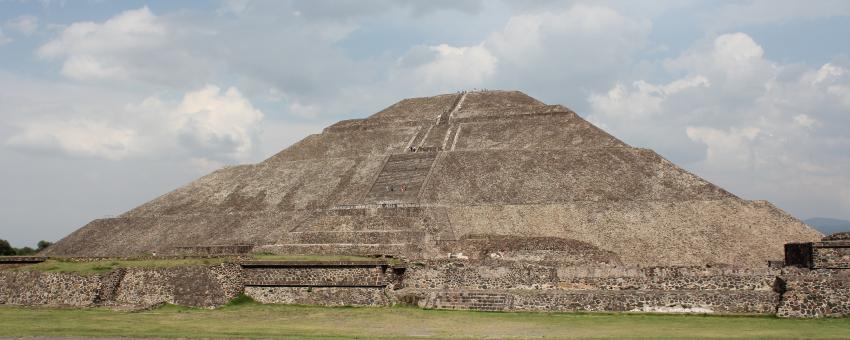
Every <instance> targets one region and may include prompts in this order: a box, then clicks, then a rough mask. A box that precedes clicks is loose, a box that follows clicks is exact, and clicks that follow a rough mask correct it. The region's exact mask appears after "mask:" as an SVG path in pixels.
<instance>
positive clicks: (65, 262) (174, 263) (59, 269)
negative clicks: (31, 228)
mask: <svg viewBox="0 0 850 340" xmlns="http://www.w3.org/2000/svg"><path fill="white" fill-rule="evenodd" d="M250 257H251V259H254V260H266V261H352V262H356V261H375V260H377V259H376V258H374V257H363V256H345V255H272V254H252V255H251V256H250ZM233 261H237V260H236V257H232V256H231V257H212V258H184V259H140V260H125V259H104V260H98V261H78V260H74V259H62V258H51V259H48V260H47V261H44V262H41V263H36V264H31V265H26V266H22V267H18V268H14V269H10V270H19V271H21V270H34V271H42V272H54V273H77V274H81V275H96V274H102V273H106V272H108V271H110V270H113V269H115V268H168V267H182V266H198V265H215V264H220V263H223V262H233ZM387 261H389V262H390V263H396V262H399V261H398V260H397V259H387Z"/></svg>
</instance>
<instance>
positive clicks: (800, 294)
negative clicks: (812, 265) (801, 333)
mask: <svg viewBox="0 0 850 340" xmlns="http://www.w3.org/2000/svg"><path fill="white" fill-rule="evenodd" d="M783 271H784V273H783V274H782V276H781V280H782V283H783V284H784V285H785V293H784V294H783V295H782V301H781V302H780V303H779V308H778V310H777V312H776V314H777V315H778V316H781V317H808V318H812V317H842V316H848V315H850V270H826V269H812V270H809V269H802V268H790V267H786V268H785V269H784V270H783Z"/></svg>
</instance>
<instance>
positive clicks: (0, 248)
mask: <svg viewBox="0 0 850 340" xmlns="http://www.w3.org/2000/svg"><path fill="white" fill-rule="evenodd" d="M15 254H16V252H15V248H12V246H11V245H10V244H9V241H6V240H3V239H0V256H9V255H15Z"/></svg>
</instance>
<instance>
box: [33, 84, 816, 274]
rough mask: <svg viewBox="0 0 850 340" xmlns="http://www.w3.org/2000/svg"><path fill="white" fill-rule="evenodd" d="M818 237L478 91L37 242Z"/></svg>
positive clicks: (700, 243)
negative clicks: (52, 238)
mask: <svg viewBox="0 0 850 340" xmlns="http://www.w3.org/2000/svg"><path fill="white" fill-rule="evenodd" d="M821 237H822V235H821V234H820V233H818V232H817V231H815V230H813V229H811V228H810V227H808V226H807V225H805V224H804V223H802V222H800V221H799V220H797V219H796V218H794V217H792V216H790V215H788V214H786V213H785V212H783V211H781V210H780V209H778V208H776V207H774V206H773V205H771V204H770V203H767V202H764V201H748V200H744V199H741V198H739V197H736V196H735V195H733V194H731V193H729V192H727V191H726V190H724V189H722V188H720V187H718V186H716V185H714V184H712V183H709V182H708V181H706V180H704V179H702V178H700V177H698V176H696V175H694V174H692V173H689V172H688V171H686V170H684V169H682V168H680V167H678V166H676V165H675V164H673V163H671V162H670V161H668V160H666V159H664V158H663V157H661V156H660V155H658V154H657V153H655V152H653V151H652V150H648V149H641V148H635V147H631V146H629V145H627V144H626V143H623V142H622V141H620V140H618V139H617V138H615V137H613V136H611V135H610V134H608V133H606V132H605V131H603V130H601V129H599V128H597V127H596V126H594V125H592V124H590V123H589V122H587V121H586V120H584V119H582V118H581V117H580V116H579V115H577V114H576V113H575V112H573V111H572V110H570V109H568V108H566V107H564V106H561V105H547V104H544V103H542V102H540V101H538V100H536V99H534V98H531V97H529V96H527V95H526V94H524V93H522V92H517V91H477V92H460V93H456V94H444V95H437V96H433V97H424V98H411V99H404V100H402V101H400V102H398V103H395V104H393V105H391V106H390V107H388V108H386V109H384V110H382V111H380V112H378V113H375V114H373V115H371V116H369V117H368V118H364V119H352V120H345V121H340V122H338V123H335V124H333V125H331V126H329V127H327V128H325V129H324V131H323V132H322V133H320V134H315V135H310V136H308V137H306V138H304V139H303V140H301V141H299V142H297V143H295V144H293V145H292V146H290V147H288V148H286V149H284V150H283V151H281V152H279V153H278V154H276V155H274V156H272V157H270V158H268V159H266V160H264V161H262V162H260V163H258V164H251V165H240V166H233V167H227V168H224V169H220V170H217V171H215V172H213V173H211V174H209V175H206V176H204V177H202V178H200V179H198V180H196V181H194V182H192V183H189V184H188V185H186V186H184V187H181V188H178V189H177V190H174V191H172V192H170V193H167V194H165V195H163V196H160V197H158V198H156V199H154V200H152V201H150V202H147V203H145V204H143V205H141V206H139V207H136V208H135V209H132V210H130V211H128V212H126V213H124V214H121V215H120V216H118V217H115V218H107V219H99V220H95V221H92V222H90V223H89V224H87V225H86V226H84V227H82V228H80V229H79V230H77V231H75V232H74V233H72V234H70V235H68V236H67V237H65V238H64V239H62V240H60V241H59V242H57V243H56V244H55V245H53V246H52V247H50V248H48V249H47V250H46V251H45V255H49V256H136V255H141V254H150V253H155V254H181V253H204V252H208V253H215V252H218V251H223V249H230V250H233V249H238V250H239V251H251V252H270V253H277V254H350V255H356V254H386V255H395V256H405V257H408V258H423V259H438V258H446V257H452V256H471V257H477V256H485V255H486V254H500V255H498V256H506V257H510V256H515V257H517V258H524V257H532V258H537V259H539V258H540V257H544V260H545V259H550V260H553V261H560V262H570V263H576V264H580V263H591V262H599V263H609V264H622V265H628V266H692V265H706V264H729V265H736V266H747V267H763V266H764V265H765V263H766V262H767V261H768V260H776V259H782V257H783V245H784V244H786V243H789V242H814V241H817V240H819V239H820V238H821ZM538 250H546V252H545V254H544V253H539V252H536V251H538Z"/></svg>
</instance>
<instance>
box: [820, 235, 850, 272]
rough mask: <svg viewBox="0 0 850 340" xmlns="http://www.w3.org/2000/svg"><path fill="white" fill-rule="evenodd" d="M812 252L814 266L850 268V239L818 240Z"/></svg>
mask: <svg viewBox="0 0 850 340" xmlns="http://www.w3.org/2000/svg"><path fill="white" fill-rule="evenodd" d="M812 252H813V254H812V255H813V256H812V262H813V263H812V265H814V268H830V269H850V241H831V242H816V243H815V246H814V247H813V248H812Z"/></svg>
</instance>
